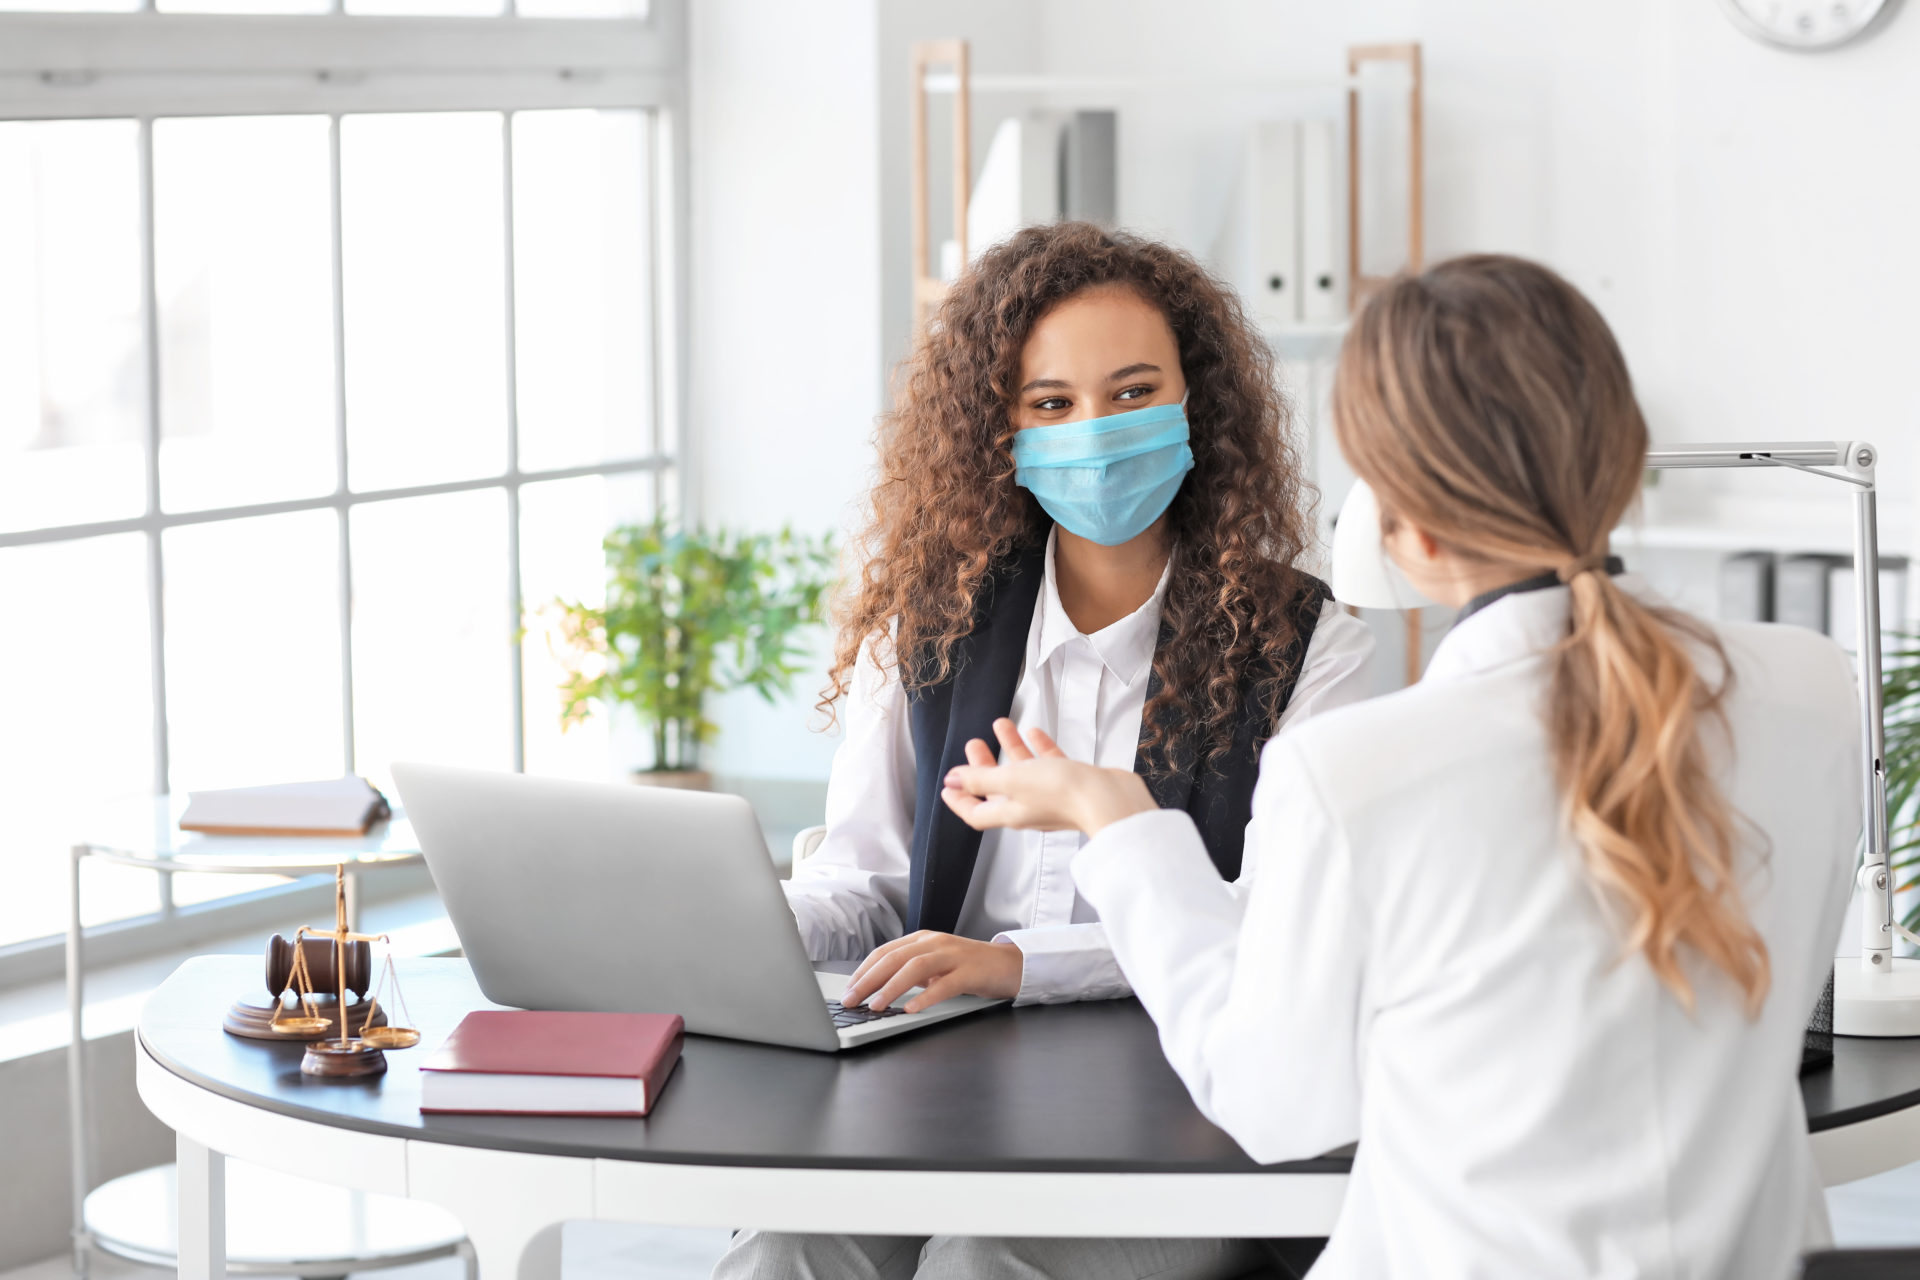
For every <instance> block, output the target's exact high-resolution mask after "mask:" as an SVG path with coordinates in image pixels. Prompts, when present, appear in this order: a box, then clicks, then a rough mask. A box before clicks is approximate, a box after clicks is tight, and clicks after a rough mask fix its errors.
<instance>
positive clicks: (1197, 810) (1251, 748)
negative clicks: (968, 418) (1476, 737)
mask: <svg viewBox="0 0 1920 1280" xmlns="http://www.w3.org/2000/svg"><path fill="white" fill-rule="evenodd" d="M1046 567H1047V553H1046V547H1045V545H1044V544H1042V545H1041V546H1039V547H1035V548H1032V549H1030V550H1027V551H1022V552H1020V553H1018V554H1017V555H1016V556H1015V557H1014V558H1013V559H1012V560H1009V561H1007V562H1006V563H1005V564H1004V565H1002V566H1001V567H1000V568H998V569H996V570H995V571H994V572H993V573H992V574H991V575H990V576H989V577H988V580H987V585H986V586H985V587H983V588H982V589H981V595H980V602H979V606H978V609H977V612H976V615H975V616H976V618H977V619H978V621H977V622H976V623H975V625H974V629H973V634H971V635H969V636H968V637H967V638H966V639H964V640H962V641H961V642H960V643H959V645H957V646H956V647H955V650H954V675H953V678H952V679H950V680H948V681H947V682H946V683H944V684H938V685H930V686H927V687H924V688H920V689H915V690H911V691H910V692H909V693H908V695H907V707H908V715H909V719H910V722H911V728H912V735H913V757H914V774H915V777H914V782H915V787H914V806H913V845H912V848H911V851H910V853H911V859H912V862H911V870H910V873H909V878H908V887H907V920H906V926H907V930H908V932H912V931H913V930H915V929H933V930H936V931H938V932H941V933H952V932H953V931H954V927H955V926H956V925H957V924H958V923H959V921H960V909H961V908H962V907H963V906H964V905H965V904H966V899H967V887H968V885H969V884H971V882H972V880H973V868H974V863H975V861H976V860H977V859H978V857H979V855H980V833H979V832H978V831H975V830H974V829H973V828H972V827H969V826H968V825H967V824H966V823H964V822H962V821H960V819H959V818H957V817H955V816H954V814H953V811H952V810H951V809H949V808H947V806H946V804H945V803H944V802H943V801H942V800H941V799H940V791H941V782H942V780H943V779H944V778H945V777H946V775H947V770H949V769H951V768H953V767H954V766H955V765H959V764H965V763H966V758H967V757H966V748H967V740H968V739H969V738H985V739H986V740H987V741H988V742H989V743H991V742H992V741H993V722H994V720H996V719H997V718H999V717H1000V716H1004V715H1006V714H1007V713H1008V712H1009V711H1011V710H1012V709H1013V695H1014V693H1015V691H1016V690H1018V688H1019V687H1020V674H1021V669H1022V667H1023V666H1024V665H1025V663H1026V657H1027V637H1028V635H1029V634H1030V633H1031V631H1032V628H1033V611H1034V607H1035V605H1036V604H1037V603H1038V601H1039V598H1040V584H1041V583H1042V582H1043V581H1044V580H1045V577H1046ZM1328 598H1329V593H1328V591H1327V587H1326V584H1325V583H1323V582H1321V581H1320V580H1319V579H1317V578H1307V579H1305V587H1304V588H1303V589H1302V591H1301V592H1300V594H1299V595H1298V596H1296V597H1295V598H1294V603H1293V608H1292V614H1293V624H1294V640H1293V643H1292V645H1290V646H1289V647H1288V649H1287V652H1286V655H1285V658H1284V659H1283V662H1284V664H1285V667H1286V670H1287V673H1288V674H1287V679H1286V682H1285V685H1284V687H1283V688H1282V689H1281V691H1280V698H1279V701H1278V706H1279V707H1280V708H1281V709H1283V710H1284V709H1285V707H1286V705H1287V703H1288V702H1289V701H1290V700H1291V699H1292V697H1293V686H1294V682H1295V681H1296V680H1297V679H1298V678H1299V674H1300V669H1301V668H1302V667H1303V666H1304V665H1305V662H1306V653H1307V647H1308V646H1309V645H1310V644H1311V643H1312V642H1313V632H1314V626H1315V624H1316V623H1318V622H1319V620H1320V610H1321V607H1322V606H1323V605H1324V604H1325V603H1326V601H1327V599H1328ZM1170 638H1171V635H1170V628H1168V627H1167V626H1165V625H1164V624H1163V625H1162V626H1161V629H1160V636H1159V640H1158V642H1157V643H1158V645H1165V644H1166V643H1167V642H1168V640H1169V639H1170ZM1156 652H1157V647H1156ZM1251 686H1252V681H1251V680H1250V679H1249V680H1243V681H1242V683H1241V691H1242V698H1241V708H1240V713H1239V715H1238V717H1237V718H1236V719H1235V721H1234V730H1233V745H1232V747H1231V748H1230V749H1229V750H1228V751H1227V752H1226V753H1225V755H1224V756H1221V757H1219V758H1217V759H1215V760H1213V761H1210V762H1209V763H1208V764H1207V765H1206V767H1205V768H1201V767H1199V766H1197V765H1196V763H1195V761H1196V758H1197V753H1196V747H1197V745H1198V736H1197V735H1196V734H1194V733H1187V734H1182V735H1179V736H1178V737H1176V738H1175V739H1174V740H1173V741H1172V742H1171V743H1170V744H1163V745H1161V746H1159V747H1156V748H1155V749H1154V750H1152V751H1151V752H1150V751H1148V750H1146V746H1145V744H1146V737H1147V733H1148V726H1147V722H1146V719H1145V717H1144V716H1143V717H1142V718H1141V725H1140V734H1141V747H1140V749H1139V750H1138V751H1137V752H1136V753H1135V758H1134V766H1133V767H1134V772H1136V773H1138V774H1139V775H1140V776H1141V777H1143V778H1144V779H1146V783H1147V790H1148V791H1149V792H1150V793H1151V794H1152V796H1153V799H1154V803H1155V804H1157V805H1159V806H1160V807H1161V808H1162V809H1179V810H1182V811H1183V812H1185V813H1187V814H1189V815H1190V816H1191V817H1192V818H1193V821H1194V825H1195V826H1196V827H1198V828H1199V830H1200V838H1201V839H1202V841H1204V842H1205V844H1206V846H1207V853H1208V855H1209V856H1210V857H1211V858H1212V859H1213V865H1214V866H1215V867H1217V868H1218V869H1219V871H1220V875H1221V876H1222V877H1223V878H1224V879H1227V880H1233V879H1237V878H1238V877H1239V875H1240V859H1241V854H1242V852H1243V849H1244V847H1245V844H1246V835H1247V822H1248V820H1249V819H1250V818H1251V817H1252V815H1253V788H1254V784H1255V783H1256V782H1258V781H1259V778H1260V748H1261V747H1262V746H1263V745H1265V743H1266V740H1267V738H1268V737H1270V736H1271V733H1272V725H1271V724H1269V723H1268V722H1267V719H1266V717H1265V716H1263V715H1262V714H1261V713H1260V709H1259V707H1258V706H1256V705H1255V704H1254V702H1253V699H1252V698H1250V697H1248V696H1246V694H1247V693H1248V692H1249V691H1250V690H1251ZM1161 687H1162V684H1161V680H1160V673H1159V672H1158V670H1155V671H1154V672H1153V674H1152V675H1151V676H1150V677H1149V679H1148V682H1147V701H1148V702H1151V701H1152V700H1153V698H1154V696H1155V695H1156V694H1158V693H1159V692H1160V689H1161ZM995 754H996V755H997V754H998V751H997V750H996V752H995Z"/></svg>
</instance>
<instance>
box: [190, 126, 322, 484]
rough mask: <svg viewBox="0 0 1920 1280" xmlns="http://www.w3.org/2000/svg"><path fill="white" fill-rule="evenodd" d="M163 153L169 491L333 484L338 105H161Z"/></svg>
mask: <svg viewBox="0 0 1920 1280" xmlns="http://www.w3.org/2000/svg"><path fill="white" fill-rule="evenodd" d="M153 156H154V158H153V167H154V187H155V190H154V204H155V228H156V237H157V251H158V256H157V261H156V273H157V283H158V287H159V296H160V397H161V400H160V421H161V430H162V439H161V444H160V486H161V489H160V496H161V501H162V503H163V505H164V506H166V508H167V509H168V510H172V511H179V510H192V509H199V508H206V507H214V506H229V505H238V504H241V503H250V502H272V501H276V500H278V499H282V498H299V497H306V496H308V495H311V494H317V493H329V492H331V491H332V490H333V487H334V440H333V265H332V256H333V249H332V232H331V228H330V226H329V225H328V224H329V221H330V217H329V213H328V209H329V204H330V201H329V197H328V192H327V120H326V117H324V116H281V117H268V118H254V119H247V118H239V119H233V118H229V119H206V120H161V121H157V122H156V123H155V124H154V126H153Z"/></svg>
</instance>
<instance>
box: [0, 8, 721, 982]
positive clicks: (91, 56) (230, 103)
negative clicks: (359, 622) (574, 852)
mask: <svg viewBox="0 0 1920 1280" xmlns="http://www.w3.org/2000/svg"><path fill="white" fill-rule="evenodd" d="M152 2H153V0H147V3H148V5H149V6H151V4H152ZM333 2H334V12H333V13H330V14H326V15H314V16H279V15H258V16H256V15H244V16H243V15H234V16H228V15H211V14H207V15H202V14H172V13H159V12H155V11H153V10H152V9H151V8H149V9H147V10H145V11H142V12H137V13H124V14H94V13H88V14H69V13H58V14H54V13H0V120H4V121H14V120H73V119H132V120H134V121H137V122H138V125H139V187H140V206H141V207H140V234H141V239H142V246H141V248H142V274H143V285H142V295H143V296H142V307H143V312H144V319H145V329H146V333H145V336H146V358H147V388H146V390H147V397H146V404H145V423H144V428H145V432H144V452H145V466H146V472H145V480H146V503H145V511H144V512H143V513H142V514H141V515H138V516H133V517H128V518H126V519H122V520H105V521H97V522H92V523H86V524H74V525H64V526H59V527H47V528H39V529H30V530H24V531H19V532H12V533H0V549H4V548H8V547H18V546H27V545H33V544H39V543H49V542H66V541H73V540H77V539H81V538H92V537H98V536H101V535H105V534H120V533H139V534H142V535H144V537H145V539H146V552H147V584H146V586H147V603H148V617H149V631H150V633H151V637H150V639H151V647H150V655H149V662H150V666H151V679H152V686H153V744H154V774H153V790H154V792H155V793H156V794H160V793H164V792H165V791H166V790H167V787H168V773H169V744H168V732H167V708H166V643H165V636H166V630H165V621H166V619H165V610H164V607H163V585H164V578H163V568H164V562H163V557H162V553H161V540H162V535H163V534H164V532H165V531H166V530H167V529H172V528H179V527H181V526H184V525H192V524H207V523H213V522H221V521H228V520H240V519H247V518H250V517H255V516H265V515H277V514H282V513H286V512H295V511H314V510H332V511H334V512H336V515H337V521H338V527H339V550H338V554H339V563H340V574H339V579H340V582H339V591H340V599H339V610H340V627H341V637H340V682H341V687H340V695H341V707H342V716H343V719H344V723H343V726H342V729H343V741H344V744H345V745H344V748H343V750H344V755H345V759H344V760H343V761H342V765H343V770H344V771H345V772H353V770H354V741H353V738H354V726H353V645H352V634H351V627H352V618H351V613H350V602H351V591H352V561H351V547H350V544H349V540H348V524H349V522H348V518H347V516H348V512H349V511H351V510H352V509H353V508H354V507H357V506H360V505H362V504H364V503H369V502H380V501H386V500H391V499H395V498H409V497H424V496H429V495H435V494H445V493H462V492H469V491H473V490H494V489H497V490H501V491H503V492H504V493H505V495H506V500H507V513H506V518H507V530H508V533H507V557H508V569H507V572H508V591H507V599H506V600H505V601H504V602H503V605H504V609H503V617H502V625H503V626H504V627H506V628H508V630H509V634H512V635H516V636H517V633H518V630H519V626H520V619H521V603H522V602H521V599H520V518H519V505H520V504H519V498H520V489H521V486H523V485H525V484H529V483H534V482H538V481H549V480H565V479H573V478H577V477H583V476H595V475H620V474H633V473H651V474H652V475H653V477H654V489H655V493H654V497H655V501H656V507H657V508H662V507H665V508H674V509H679V510H685V509H686V508H685V496H686V491H687V470H686V462H685V460H686V457H687V449H686V443H687V441H686V414H685V411H684V403H685V397H684V394H683V388H684V387H685V386H686V380H687V351H686V345H685V343H684V342H683V341H681V336H680V335H681V333H682V332H683V328H684V317H685V316H686V314H687V262H688V258H689V255H688V252H687V227H688V222H687V210H688V203H687V201H688V196H687V183H686V172H687V164H686V157H687V76H686V67H687V14H686V5H687V3H688V0H651V4H650V8H649V12H648V13H647V15H646V16H645V17H644V18H633V19H602V18H577V19H576V18H521V17H518V16H517V15H515V14H514V13H513V3H514V0H506V6H507V12H506V13H505V14H502V15H500V16H498V17H478V18H475V17H461V18H438V17H433V18H428V17H421V18H393V17H360V16H355V15H351V14H346V13H343V12H341V9H340V0H333ZM568 107H576V108H579V107H587V108H603V109H620V108H628V109H643V110H646V111H648V112H649V119H650V120H651V121H652V139H651V143H652V145H651V146H650V148H649V153H650V156H651V158H652V160H651V162H652V172H651V175H650V177H651V198H652V211H651V212H652V217H651V227H652V240H651V244H650V246H649V252H650V257H651V265H652V270H651V273H650V279H651V282H652V289H653V324H652V333H653V352H652V356H653V368H654V376H653V386H654V402H653V406H652V407H653V419H654V432H655V434H654V446H653V450H652V452H651V453H650V454H648V455H647V456H645V457H639V458H625V459H615V460H612V461H606V462H602V463H598V464H594V465H589V466H578V467H567V468H559V469H554V470H548V471H522V470H521V469H520V461H519V430H518V406H517V404H516V398H517V397H516V391H515V376H516V370H515V358H514V356H515V334H514V325H515V311H514V307H513V301H514V298H513V272H514V256H513V255H514V246H513V147H512V129H513V118H514V114H515V113H516V112H519V111H531V110H543V109H556V108H568ZM425 111H497V112H499V113H501V117H502V140H501V146H502V154H503V159H504V166H505V181H504V183H503V186H502V199H503V202H504V209H505V246H504V266H505V274H506V279H505V289H506V298H507V308H506V313H507V334H506V367H507V385H506V401H507V404H506V409H507V413H506V419H507V464H506V469H505V471H504V472H502V473H500V474H497V475H491V476H485V477H480V478H475V479H468V480H456V481H449V482H445V483H440V484H425V485H412V486H406V487H400V488H388V489H375V490H355V489H353V488H352V487H351V485H350V483H349V480H348V471H347V418H346V412H347V411H346V397H345V377H346V371H345V364H344V359H343V352H344V345H345V327H344V321H343V299H342V293H341V266H342V263H341V216H340V213H341V209H340V200H341V196H340V120H341V117H342V116H343V115H358V114H363V113H391V112H425ZM252 115H309V116H312V115H324V116H326V117H327V118H328V120H329V157H330V164H329V169H330V177H329V196H330V202H331V206H332V208H331V227H332V232H331V234H332V241H333V243H332V267H333V281H334V288H333V310H334V313H333V330H332V332H333V352H334V423H333V429H334V456H335V464H336V467H337V469H338V476H337V479H336V484H335V488H334V490H333V492H331V493H328V494H323V495H320V496H317V497H312V498H301V499H293V500H288V501H280V502H265V503H254V504H247V505H240V506H227V507H220V508H215V509H211V510H204V511H178V512H168V511H163V510H162V509H161V504H160V473H159V457H160V427H161V424H160V370H159V349H158V342H157V312H158V300H157V297H156V292H155V287H154V220H153V160H152V157H153V148H152V140H153V122H154V121H155V120H156V119H161V118H175V117H182V116H252ZM669 474H670V476H671V479H669V478H668V477H669ZM518 643H519V642H518V640H517V639H516V640H515V641H514V645H515V659H514V661H513V662H512V663H511V669H512V675H511V690H510V693H511V698H512V704H513V706H512V726H513V766H514V768H515V769H516V770H517V769H520V768H522V767H523V766H524V747H525V732H524V723H523V721H524V716H523V696H522V694H523V690H522V688H521V663H520V661H519V659H518ZM83 836H84V833H76V838H83ZM54 852H56V851H49V856H52V855H53V853H54ZM57 852H61V853H64V850H61V851H57ZM160 884H161V899H160V903H161V906H160V910H159V911H158V912H157V913H153V914H151V915H147V916H142V917H136V918H134V919H131V920H121V921H115V922H113V923H112V924H110V925H102V926H98V928H97V930H96V929H89V930H88V931H87V932H88V935H89V938H92V937H94V936H95V934H96V932H97V933H98V934H99V938H100V941H102V942H106V943H108V944H109V949H110V950H112V951H113V952H115V953H116V954H118V955H123V956H130V955H136V954H140V953H142V952H151V951H157V950H164V949H167V948H169V947H173V946H180V945H185V944H187V943H188V942H190V941H191V940H193V939H194V938H196V937H205V936H208V935H209V934H211V933H214V932H217V931H219V930H220V928H222V927H223V925H231V926H232V927H233V928H235V929H240V928H247V927H250V925H249V923H248V922H249V921H252V920H254V919H257V918H260V917H261V916H262V915H263V909H271V910H275V911H277V910H279V909H280V906H281V905H287V906H290V905H292V904H291V903H287V904H274V905H272V906H271V907H270V908H269V905H268V904H269V901H270V900H272V899H276V898H280V897H284V896H286V895H289V894H295V893H302V892H305V890H304V889H303V887H302V886H297V885H289V886H284V887H282V888H280V889H274V890H267V891H264V893H256V894H244V895H237V896H236V897H234V898H231V899H224V900H221V901H219V902H215V903H209V904H206V905H205V906H203V907H199V908H193V909H190V910H176V909H175V907H174V904H173V899H172V893H171V879H170V878H169V877H166V876H162V877H160ZM370 887H371V886H370ZM229 908H230V910H229ZM223 917H224V918H223ZM60 948H61V943H60V940H59V939H58V938H57V937H51V938H45V939H32V940H28V941H25V942H20V943H15V944H13V945H11V946H7V947H4V948H0V989H3V988H5V987H8V986H13V985H18V984H20V983H23V982H32V981H39V980H42V979H44V978H45V977H47V976H49V974H50V972H53V971H57V967H58V963H59V954H60Z"/></svg>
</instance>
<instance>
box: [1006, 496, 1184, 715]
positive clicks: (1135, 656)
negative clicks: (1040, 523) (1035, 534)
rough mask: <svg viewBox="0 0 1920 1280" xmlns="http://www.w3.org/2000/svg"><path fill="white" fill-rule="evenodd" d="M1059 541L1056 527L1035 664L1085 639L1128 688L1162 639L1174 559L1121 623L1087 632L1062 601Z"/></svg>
mask: <svg viewBox="0 0 1920 1280" xmlns="http://www.w3.org/2000/svg"><path fill="white" fill-rule="evenodd" d="M1058 540H1059V532H1058V530H1055V531H1054V532H1052V533H1049V534H1048V535H1047V572H1046V577H1045V579H1044V581H1042V583H1041V585H1040V628H1039V648H1038V650H1037V651H1036V652H1034V653H1033V654H1032V655H1031V658H1032V662H1033V665H1035V666H1039V665H1042V664H1044V663H1045V662H1046V661H1047V659H1049V658H1051V657H1052V656H1053V655H1054V652H1055V651H1056V650H1058V649H1059V648H1060V647H1061V646H1062V645H1066V644H1071V643H1072V642H1074V641H1076V640H1079V641H1084V642H1085V643H1086V644H1087V645H1088V646H1089V647H1090V648H1091V649H1092V650H1093V652H1094V653H1095V654H1096V655H1097V656H1098V657H1099V659H1100V661H1101V663H1102V664H1103V665H1105V667H1106V668H1107V670H1108V671H1110V672H1111V673H1112V674H1113V678H1114V679H1116V680H1118V681H1119V682H1120V683H1121V684H1123V685H1126V686H1127V687H1128V688H1131V687H1132V686H1133V682H1134V681H1135V680H1136V679H1138V678H1139V677H1140V676H1141V675H1142V674H1143V673H1144V672H1145V671H1146V670H1147V667H1148V665H1149V664H1150V663H1151V662H1152V660H1153V650H1154V646H1155V645H1156V644H1158V643H1159V641H1160V602H1161V600H1163V599H1164V598H1165V597H1166V594H1167V582H1168V579H1169V577H1170V575H1171V574H1172V572H1173V558H1172V557H1171V556H1169V557H1168V558H1167V566H1166V568H1164V569H1162V570H1161V571H1160V582H1159V585H1157V586H1155V587H1154V589H1153V595H1152V596H1151V597H1149V598H1148V600H1147V602H1146V603H1145V604H1143V605H1141V606H1140V607H1139V608H1138V609H1135V610H1134V611H1133V612H1132V613H1130V614H1128V615H1127V616H1126V617H1124V618H1121V619H1120V620H1119V621H1118V622H1114V623H1110V624H1109V625H1107V626H1104V627H1102V628H1100V630H1098V631H1096V632H1094V633H1093V634H1092V635H1085V634H1083V633H1082V632H1081V630H1080V628H1078V627H1076V626H1074V625H1073V619H1071V618H1069V617H1068V616H1067V610H1066V607H1065V606H1064V605H1062V604H1061V603H1060V588H1059V584H1058V583H1057V581H1056V580H1055V578H1054V568H1053V551H1054V545H1055V543H1056V542H1057V541H1058Z"/></svg>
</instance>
